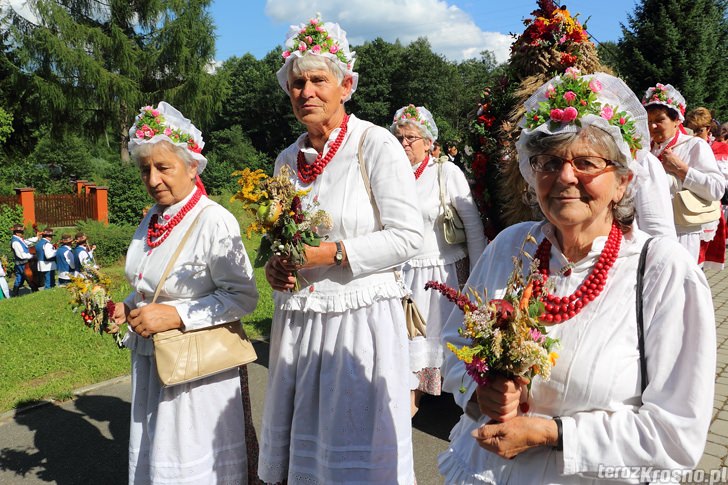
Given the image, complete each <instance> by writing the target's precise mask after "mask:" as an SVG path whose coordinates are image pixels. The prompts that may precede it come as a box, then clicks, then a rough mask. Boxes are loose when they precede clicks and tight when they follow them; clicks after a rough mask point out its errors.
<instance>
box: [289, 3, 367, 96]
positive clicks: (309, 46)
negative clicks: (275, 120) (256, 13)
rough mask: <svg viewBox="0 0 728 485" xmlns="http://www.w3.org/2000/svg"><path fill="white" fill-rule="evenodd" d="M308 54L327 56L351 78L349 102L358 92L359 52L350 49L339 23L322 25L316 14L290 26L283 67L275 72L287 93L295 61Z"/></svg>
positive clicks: (318, 15)
mask: <svg viewBox="0 0 728 485" xmlns="http://www.w3.org/2000/svg"><path fill="white" fill-rule="evenodd" d="M305 55H317V56H323V57H327V58H328V59H330V60H331V61H332V62H333V63H334V64H335V65H336V66H337V67H338V68H339V69H341V71H342V72H343V73H345V74H346V75H347V76H351V78H352V85H351V93H349V96H348V97H347V98H346V100H345V101H348V100H349V99H350V98H351V95H352V94H353V93H354V91H355V90H356V87H357V84H358V82H359V74H358V73H356V72H354V62H355V61H356V58H355V56H356V52H354V51H351V50H349V42H348V40H347V39H346V31H344V30H343V29H342V28H341V27H340V26H339V24H337V23H334V22H322V21H321V15H320V14H317V15H316V17H314V18H312V19H310V20H309V21H308V22H306V23H303V24H299V25H291V28H290V30H289V31H288V35H287V36H286V44H285V47H284V49H283V52H282V53H281V56H283V66H282V67H281V68H280V69H279V70H278V72H277V73H276V77H277V78H278V84H279V85H280V86H281V88H283V90H284V91H285V92H286V94H290V93H289V91H288V73H289V71H290V70H291V67H292V65H293V61H294V60H295V59H297V58H300V57H303V56H305Z"/></svg>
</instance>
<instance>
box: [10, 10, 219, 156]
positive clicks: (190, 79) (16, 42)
mask: <svg viewBox="0 0 728 485" xmlns="http://www.w3.org/2000/svg"><path fill="white" fill-rule="evenodd" d="M209 3H210V0H188V1H184V2H183V1H178V0H147V1H138V0H137V1H121V0H109V1H107V2H98V1H96V0H30V1H29V2H28V4H29V5H30V6H31V10H32V12H33V14H34V15H33V16H30V18H27V17H22V16H19V15H17V14H15V13H13V12H11V14H10V16H9V18H8V21H9V25H10V27H9V29H8V32H9V33H10V35H9V39H8V40H7V44H6V45H7V46H8V49H9V51H10V52H9V53H8V55H5V59H6V60H7V61H8V62H11V63H12V64H13V66H14V69H13V70H12V74H13V82H14V83H15V84H16V85H24V86H26V89H28V90H31V91H33V92H34V93H36V94H37V96H35V97H33V99H34V101H35V103H34V105H32V106H26V107H25V109H26V110H33V111H34V113H33V114H34V115H35V116H37V118H38V119H39V120H42V121H44V122H46V123H48V124H49V126H50V127H51V128H52V129H53V130H54V132H55V133H57V134H62V133H63V132H68V131H69V130H72V131H74V132H76V133H78V132H83V133H88V134H92V135H101V134H104V133H108V132H111V133H112V134H113V136H115V137H117V140H118V141H119V146H120V153H121V156H122V158H125V157H126V155H127V153H126V144H127V133H126V131H127V130H128V128H129V125H130V124H131V121H132V119H133V117H134V116H135V115H136V112H137V109H138V108H139V107H140V106H141V105H142V104H156V103H157V102H158V101H161V100H163V99H164V100H166V101H169V102H170V103H172V104H174V105H175V106H177V107H178V108H179V109H180V110H181V111H182V112H183V113H185V115H187V116H189V117H190V118H192V119H194V120H195V122H196V123H198V124H204V123H205V122H206V121H208V120H209V119H210V117H211V115H212V113H213V111H214V110H215V109H216V108H217V107H218V106H217V100H216V93H217V91H218V90H217V89H215V88H214V86H213V84H214V82H215V79H214V76H212V75H211V74H209V73H208V72H207V69H208V68H209V66H210V63H211V61H212V59H213V55H214V49H215V39H214V26H213V23H212V19H211V17H210V15H209V13H208V12H207V10H206V8H207V6H208V5H209Z"/></svg>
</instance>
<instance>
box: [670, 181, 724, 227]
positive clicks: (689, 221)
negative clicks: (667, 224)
mask: <svg viewBox="0 0 728 485" xmlns="http://www.w3.org/2000/svg"><path fill="white" fill-rule="evenodd" d="M672 211H673V213H674V214H675V225H676V226H683V227H700V226H702V225H703V224H705V223H708V222H715V221H717V220H718V219H720V201H719V200H714V201H708V200H705V199H703V198H702V197H698V196H697V195H695V194H694V193H692V192H690V191H689V190H681V191H679V192H678V193H677V194H675V197H673V198H672Z"/></svg>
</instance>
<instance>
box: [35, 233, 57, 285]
mask: <svg viewBox="0 0 728 485" xmlns="http://www.w3.org/2000/svg"><path fill="white" fill-rule="evenodd" d="M53 234H54V233H53V228H52V227H46V228H45V229H43V233H42V236H43V237H42V238H41V239H40V240H39V241H38V243H37V244H36V245H35V256H36V257H37V258H38V272H39V273H40V274H41V278H42V281H43V287H44V288H45V289H46V290H49V289H51V288H53V287H55V286H56V268H57V267H58V266H57V264H56V247H55V245H54V244H53Z"/></svg>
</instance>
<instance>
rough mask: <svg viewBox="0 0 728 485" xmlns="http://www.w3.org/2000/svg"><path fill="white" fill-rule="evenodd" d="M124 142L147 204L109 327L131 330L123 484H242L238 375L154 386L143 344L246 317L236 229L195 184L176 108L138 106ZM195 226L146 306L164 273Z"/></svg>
mask: <svg viewBox="0 0 728 485" xmlns="http://www.w3.org/2000/svg"><path fill="white" fill-rule="evenodd" d="M129 136H130V142H129V151H130V153H131V157H132V159H133V160H134V161H136V163H137V164H138V165H139V169H140V171H141V178H142V181H143V182H144V184H145V185H146V188H147V191H148V192H149V194H150V195H151V196H152V197H153V198H154V200H155V201H156V204H155V205H154V206H153V207H152V208H151V209H150V210H149V212H148V213H147V215H146V216H145V218H144V219H143V220H142V222H141V224H140V225H139V228H138V229H137V230H136V232H135V234H134V238H133V239H132V241H131V244H130V245H129V250H128V251H127V255H126V277H127V279H128V280H129V283H130V284H131V286H132V289H133V291H132V292H131V293H130V294H129V296H128V297H127V298H126V300H125V301H124V302H123V303H118V304H117V305H116V312H115V320H116V322H117V323H122V322H125V321H126V322H128V323H129V329H130V330H129V331H128V332H127V334H126V336H125V337H124V345H125V346H126V347H128V348H129V349H131V365H132V368H131V379H132V398H131V429H130V433H129V483H130V484H146V483H247V482H248V473H249V472H248V459H247V446H254V445H255V443H254V442H253V443H247V442H246V441H247V440H246V434H248V436H250V435H251V434H252V436H255V432H254V430H253V429H252V424H250V423H251V420H250V419H249V415H248V416H246V414H245V411H244V408H243V401H244V398H245V397H247V396H245V395H244V394H245V393H247V383H246V379H247V374H245V373H244V372H243V379H241V372H240V371H239V369H237V368H234V369H231V370H227V371H223V372H220V373H217V374H214V375H212V376H209V377H205V378H202V379H199V380H196V381H193V382H189V383H183V384H178V385H174V386H171V387H163V386H162V384H161V382H160V380H159V377H158V374H157V369H156V364H155V360H154V345H153V342H152V340H151V338H150V337H151V336H152V335H154V334H155V333H158V332H163V331H165V330H170V329H181V330H195V329H201V328H204V327H207V326H211V325H217V324H222V323H227V322H233V321H236V320H238V319H240V318H241V317H242V316H244V315H245V314H247V313H249V312H251V311H253V309H254V308H255V305H256V303H257V300H258V293H257V290H256V287H255V280H254V278H253V271H252V267H251V265H250V262H249V260H248V255H247V254H246V252H245V248H244V247H243V243H242V239H241V237H240V226H239V225H238V222H237V220H236V219H235V217H234V216H233V215H232V214H230V212H228V211H227V210H225V209H224V208H223V207H221V206H220V205H218V204H217V203H215V202H213V201H211V200H210V199H208V198H207V197H206V196H205V195H204V187H202V186H201V183H199V185H198V184H196V180H197V181H198V180H199V178H198V177H197V175H198V174H199V173H200V172H202V170H203V169H204V168H205V165H206V164H207V160H206V159H205V157H204V156H202V154H201V153H200V150H201V149H202V147H203V146H204V143H203V141H202V136H201V133H200V131H199V130H197V129H196V128H195V126H194V125H192V124H191V123H190V121H189V120H188V119H186V118H184V117H183V116H182V114H181V113H180V112H179V111H177V110H176V109H175V108H174V107H172V106H171V105H169V104H167V103H165V102H161V103H159V106H158V107H157V108H156V109H155V108H152V107H151V106H147V107H145V108H142V110H141V113H140V114H139V115H138V116H137V119H136V121H135V124H134V125H133V126H132V128H131V130H130V133H129ZM203 211H204V212H203ZM198 215H200V217H199V218H198ZM195 220H196V221H197V222H196V225H195V226H194V227H193V229H192V232H191V233H190V236H189V238H188V239H187V241H186V243H185V244H184V245H182V247H181V250H180V253H179V255H178V257H177V259H176V262H175V264H174V266H173V268H172V270H171V272H170V273H169V276H168V277H167V278H166V280H165V281H164V282H161V283H162V286H161V291H160V293H159V297H158V299H157V301H156V303H153V302H152V300H153V296H154V293H155V290H156V289H157V286H158V285H160V280H161V278H162V275H163V272H164V269H165V267H166V266H167V264H168V262H169V261H170V258H172V257H174V256H173V254H174V253H175V251H176V250H177V249H178V247H179V246H180V243H181V240H182V238H183V237H184V235H185V234H186V233H187V232H188V230H189V229H190V226H191V225H192V224H193V221H195ZM252 465H254V464H252ZM253 476H254V475H253Z"/></svg>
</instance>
